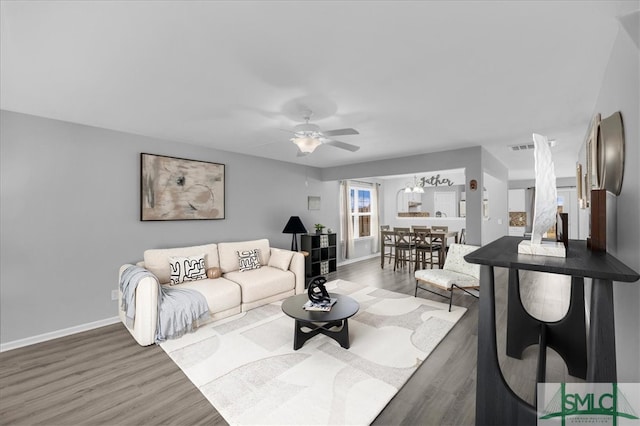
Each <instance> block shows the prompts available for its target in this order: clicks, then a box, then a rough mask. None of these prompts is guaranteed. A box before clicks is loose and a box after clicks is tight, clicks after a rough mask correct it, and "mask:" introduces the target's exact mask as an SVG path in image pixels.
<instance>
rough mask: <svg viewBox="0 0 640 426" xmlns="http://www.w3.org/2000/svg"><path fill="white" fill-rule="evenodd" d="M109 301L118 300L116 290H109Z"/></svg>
mask: <svg viewBox="0 0 640 426" xmlns="http://www.w3.org/2000/svg"><path fill="white" fill-rule="evenodd" d="M111 300H118V290H111Z"/></svg>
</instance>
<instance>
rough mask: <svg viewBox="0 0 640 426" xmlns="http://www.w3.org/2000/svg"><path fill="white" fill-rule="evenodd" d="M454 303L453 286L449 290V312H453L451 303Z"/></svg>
mask: <svg viewBox="0 0 640 426" xmlns="http://www.w3.org/2000/svg"><path fill="white" fill-rule="evenodd" d="M452 302H453V286H451V290H449V312H451V303H452Z"/></svg>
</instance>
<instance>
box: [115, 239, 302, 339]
mask: <svg viewBox="0 0 640 426" xmlns="http://www.w3.org/2000/svg"><path fill="white" fill-rule="evenodd" d="M256 248H257V249H259V250H260V264H261V267H260V268H258V269H253V270H249V271H242V272H241V271H240V270H239V260H238V252H239V251H240V252H241V251H245V250H253V249H256ZM202 253H204V255H205V267H206V268H213V267H218V268H220V270H221V273H222V276H221V277H219V278H215V279H209V278H207V279H201V280H197V281H187V282H184V283H181V284H178V286H180V287H181V288H192V289H195V290H197V291H199V292H200V293H202V295H203V296H204V297H205V299H206V300H207V304H208V306H209V313H210V315H211V317H210V320H211V321H213V320H218V319H222V318H226V317H228V316H231V315H235V314H238V313H240V312H245V311H247V310H249V309H253V308H256V307H258V306H261V305H265V304H267V303H272V302H274V301H277V300H281V299H284V298H286V297H289V296H293V295H295V294H299V293H302V292H304V291H305V289H304V256H303V255H302V254H301V253H297V252H290V251H289V250H282V249H276V248H271V247H270V246H269V240H267V239H261V240H254V241H242V242H228V243H218V244H206V245H201V246H192V247H182V248H171V249H153V250H146V251H145V252H144V260H143V261H141V262H138V263H137V265H138V266H141V267H143V268H145V269H147V270H149V271H150V272H152V273H153V275H155V277H156V279H157V281H156V279H154V278H152V277H145V278H143V279H142V280H140V282H139V283H138V286H137V288H136V295H135V308H136V309H135V319H134V322H133V326H132V327H128V326H127V321H126V320H125V312H124V311H122V309H121V299H122V293H121V292H119V294H120V297H119V300H118V313H119V316H120V319H121V320H122V322H123V324H125V327H127V329H128V330H129V332H130V333H131V334H132V335H133V337H134V338H135V340H136V341H137V342H138V343H139V344H140V345H142V346H147V345H151V344H153V343H155V335H156V324H157V320H158V312H157V310H158V283H160V284H161V285H169V282H170V267H169V257H170V256H195V255H200V254H202ZM288 257H291V261H290V262H288V263H287V258H288ZM129 266H132V265H131V264H125V265H122V267H120V275H122V273H123V272H124V270H125V269H127V268H128V267H129Z"/></svg>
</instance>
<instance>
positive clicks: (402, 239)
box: [393, 228, 415, 272]
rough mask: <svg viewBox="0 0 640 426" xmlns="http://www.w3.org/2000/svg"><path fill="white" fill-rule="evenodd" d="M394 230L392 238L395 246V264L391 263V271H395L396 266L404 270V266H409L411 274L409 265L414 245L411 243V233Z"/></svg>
mask: <svg viewBox="0 0 640 426" xmlns="http://www.w3.org/2000/svg"><path fill="white" fill-rule="evenodd" d="M396 229H398V228H394V231H393V237H394V243H395V244H394V245H395V247H394V248H395V262H394V263H393V270H394V271H395V270H396V268H397V267H398V265H400V266H401V267H403V268H404V266H405V265H407V264H408V265H409V272H411V263H412V261H413V250H414V248H415V244H414V242H413V236H412V233H411V232H409V231H404V230H400V231H398V230H396Z"/></svg>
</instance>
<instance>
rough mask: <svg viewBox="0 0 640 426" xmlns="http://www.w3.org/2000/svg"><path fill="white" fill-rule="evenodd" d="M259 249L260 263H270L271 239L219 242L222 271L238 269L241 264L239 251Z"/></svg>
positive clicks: (224, 272)
mask: <svg viewBox="0 0 640 426" xmlns="http://www.w3.org/2000/svg"><path fill="white" fill-rule="evenodd" d="M253 249H259V250H260V264H261V265H266V264H268V263H269V258H270V252H271V250H270V248H269V240H267V239H262V240H254V241H241V242H237V243H219V244H218V255H219V256H220V269H222V273H223V274H226V273H227V272H233V271H238V270H239V269H240V264H239V262H238V253H237V252H239V251H247V250H253Z"/></svg>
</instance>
